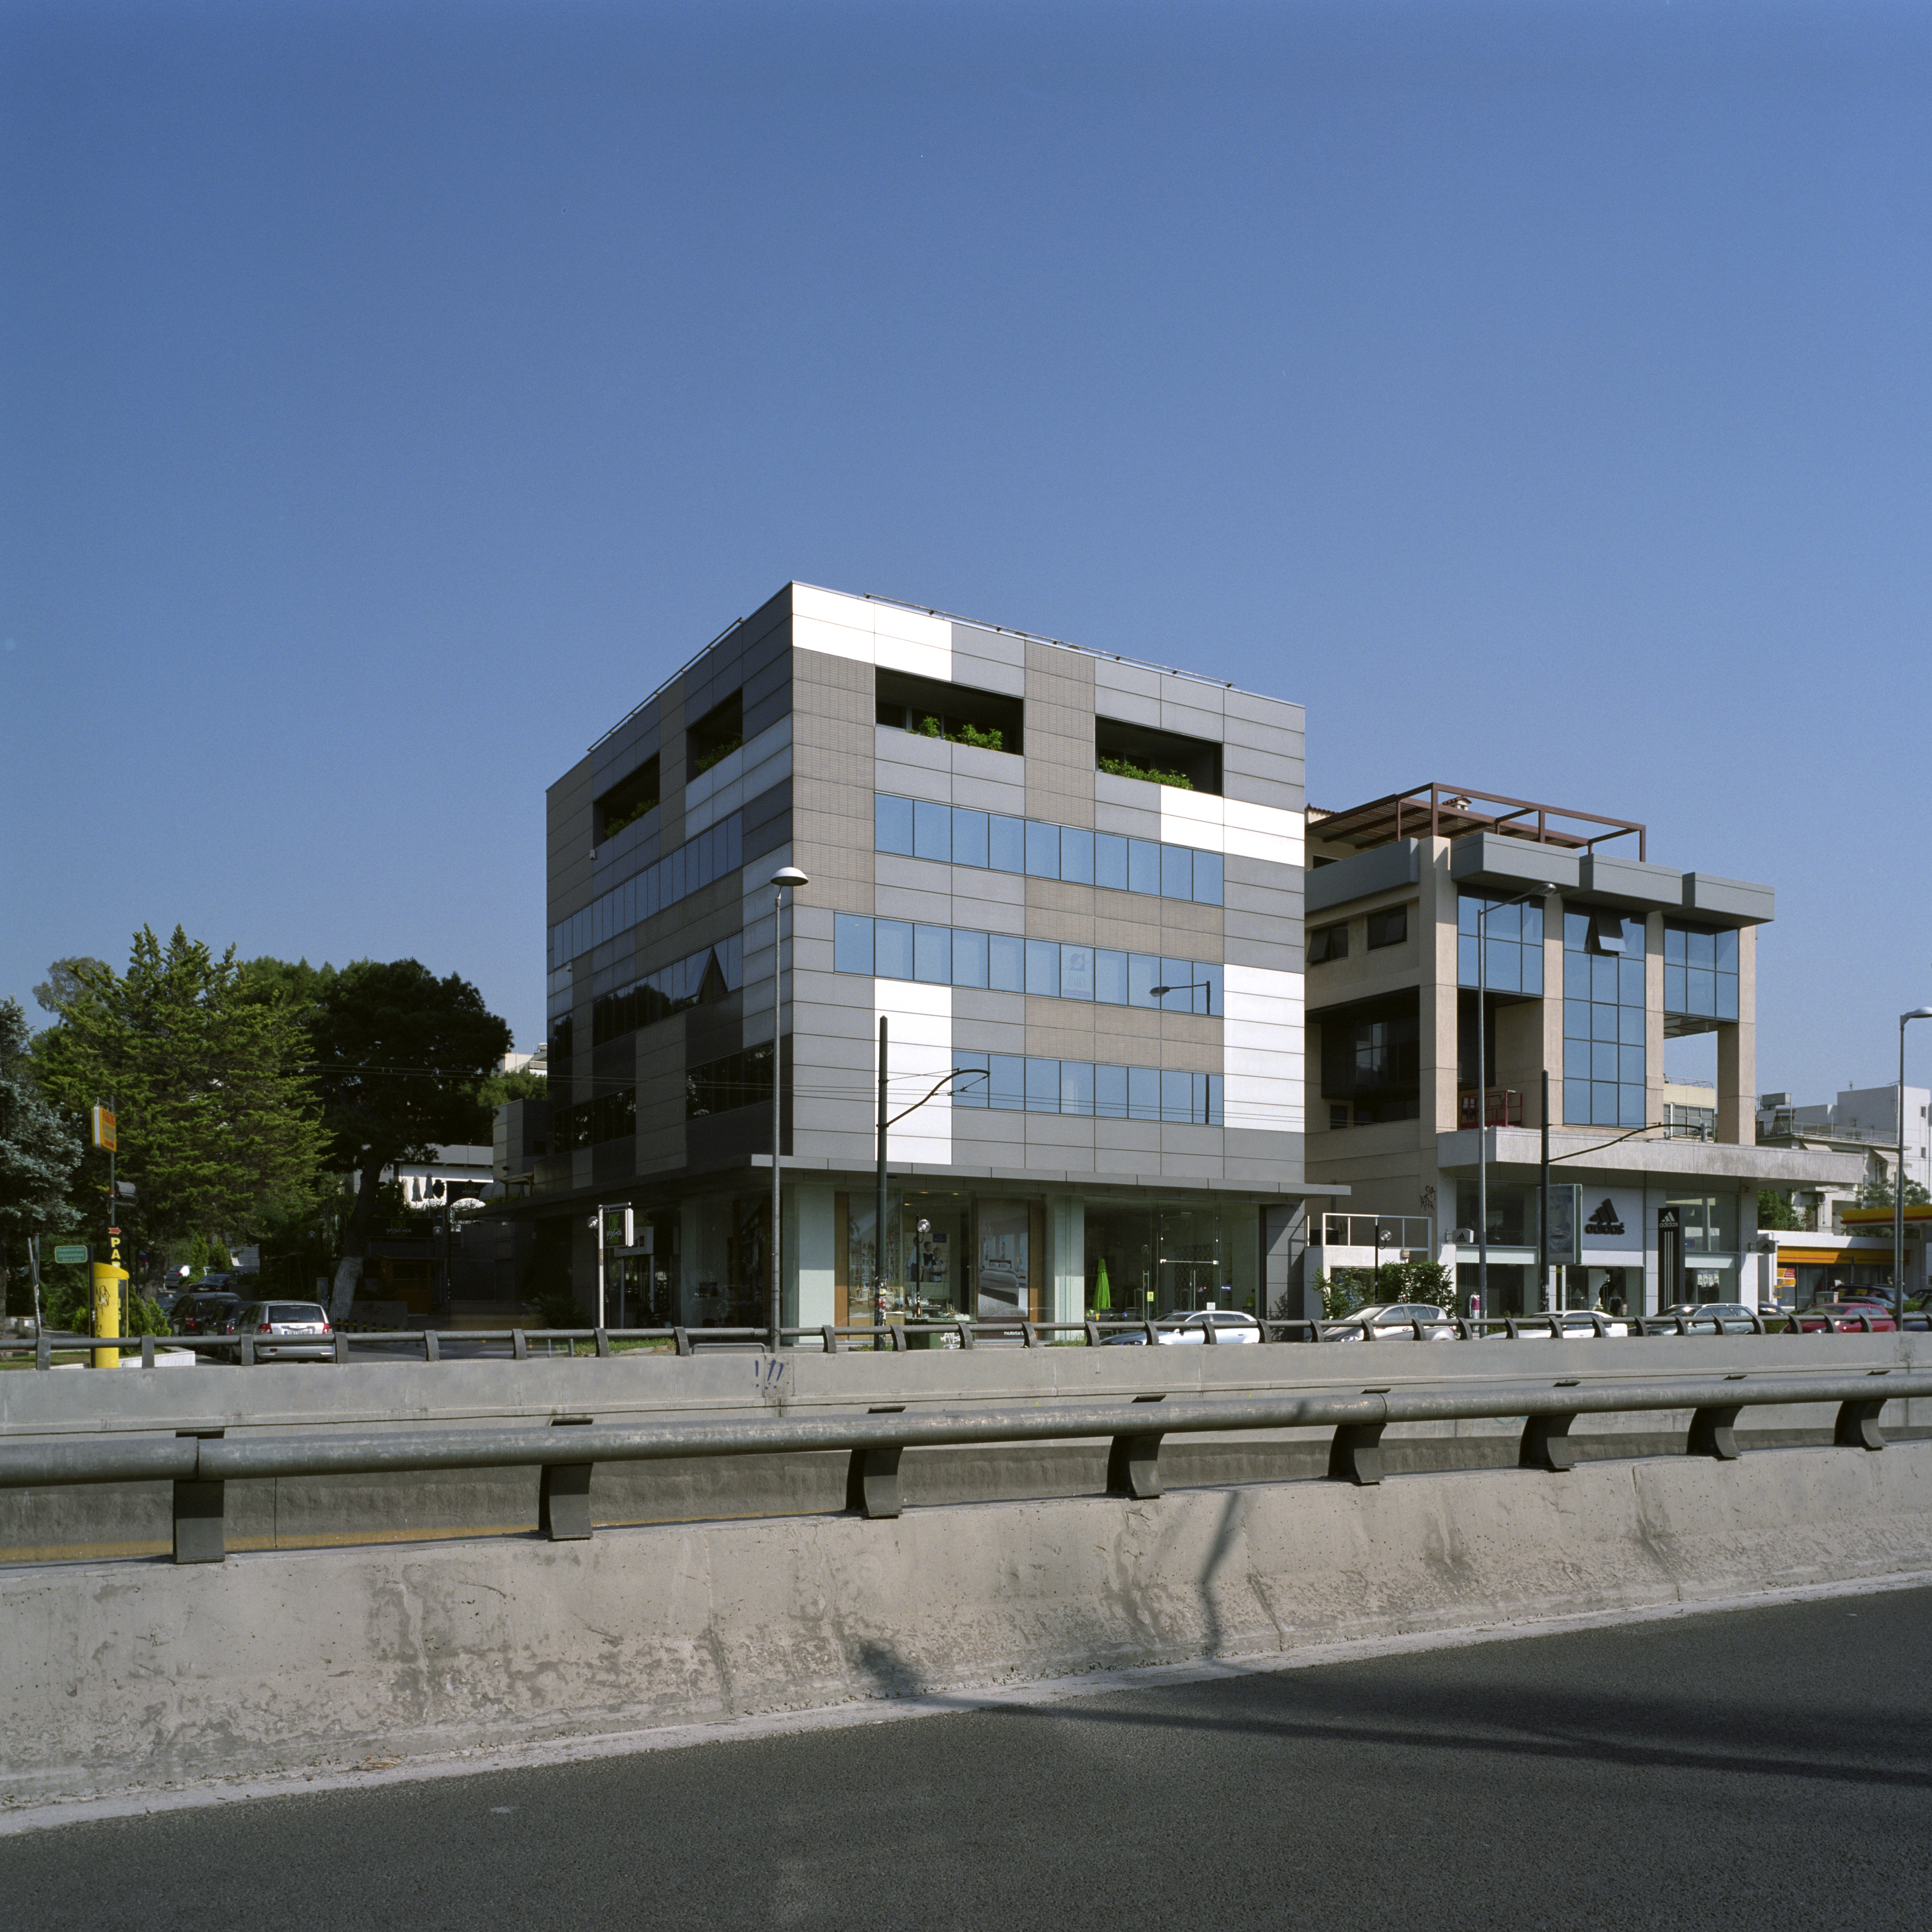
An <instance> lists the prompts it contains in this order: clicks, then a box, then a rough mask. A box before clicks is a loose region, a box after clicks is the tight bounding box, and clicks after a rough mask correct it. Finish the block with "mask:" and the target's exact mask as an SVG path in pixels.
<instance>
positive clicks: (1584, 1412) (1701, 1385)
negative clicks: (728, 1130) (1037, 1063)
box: [0, 1368, 1932, 1563]
mask: <svg viewBox="0 0 1932 1932" xmlns="http://www.w3.org/2000/svg"><path fill="white" fill-rule="evenodd" d="M1926 1395H1932V1370H1907V1369H1898V1368H1879V1369H1866V1370H1858V1371H1855V1372H1838V1373H1829V1372H1824V1371H1818V1372H1803V1373H1790V1372H1787V1373H1772V1374H1766V1375H1762V1376H1760V1375H1754V1374H1751V1373H1730V1374H1726V1375H1721V1376H1710V1375H1706V1376H1672V1377H1667V1378H1661V1379H1652V1380H1649V1381H1643V1382H1636V1381H1611V1380H1604V1381H1602V1382H1586V1381H1585V1380H1584V1379H1583V1378H1582V1377H1580V1376H1578V1377H1572V1378H1566V1379H1562V1380H1559V1381H1554V1382H1541V1381H1517V1382H1492V1383H1490V1384H1488V1385H1484V1386H1481V1387H1472V1386H1471V1385H1469V1384H1468V1383H1466V1382H1457V1383H1443V1384H1437V1385H1418V1386H1413V1387H1409V1388H1401V1389H1393V1388H1367V1389H1364V1390H1362V1391H1361V1392H1360V1393H1359V1394H1347V1393H1337V1392H1330V1391H1318V1392H1313V1393H1292V1392H1289V1391H1266V1392H1257V1393H1253V1394H1245V1395H1240V1396H1226V1397H1203V1396H1201V1395H1199V1394H1196V1393H1193V1392H1186V1393H1184V1392H1181V1391H1175V1390H1164V1391H1160V1392H1158V1393H1150V1394H1142V1395H1139V1396H1137V1397H1134V1398H1133V1400H1131V1401H1127V1402H1121V1401H1109V1400H1098V1401H1085V1400H1067V1399H1065V1398H1062V1399H1061V1400H1056V1401H1053V1402H1049V1403H1038V1404H1034V1405H1031V1406H1027V1407H1024V1408H1010V1407H1009V1408H998V1407H989V1408H985V1409H922V1410H920V1411H918V1412H908V1411H907V1409H905V1408H904V1406H902V1405H895V1406H891V1407H885V1406H880V1407H876V1408H874V1409H871V1411H870V1412H868V1413H867V1414H865V1415H811V1416H796V1415H774V1416H770V1417H766V1416H759V1417H755V1418H739V1417H724V1418H705V1419H698V1420H689V1421H686V1420H676V1421H655V1422H648V1423H635V1422H628V1421H626V1422H607V1423H600V1422H598V1421H596V1420H595V1418H593V1417H592V1416H589V1415H577V1416H558V1417H555V1418H552V1420H551V1421H550V1423H549V1424H547V1426H538V1425H532V1424H521V1423H519V1424H500V1425H497V1426H495V1427H486V1428H464V1427H449V1428H445V1429H440V1430H394V1431H387V1432H381V1433H373V1432H360V1433H352V1432H350V1431H348V1430H340V1431H329V1430H308V1431H304V1432H300V1433H269V1432H268V1431H266V1430H262V1431H257V1430H249V1431H248V1432H247V1433H243V1434H241V1435H238V1436H227V1435H226V1434H225V1433H224V1432H223V1431H222V1430H219V1429H217V1430H181V1431H178V1432H177V1433H176V1434H175V1436H172V1437H156V1436H127V1435H123V1434H107V1435H96V1436H80V1437H76V1436H59V1437H47V1438H40V1439H34V1440H31V1441H27V1442H5V1443H0V1488H13V1489H22V1488H41V1487H48V1486H52V1485H61V1484H89V1483H138V1482H169V1483H172V1484H173V1486H174V1556H175V1562H178V1563H199V1562H220V1560H221V1559H222V1558H223V1556H225V1555H226V1536H225V1531H224V1527H223V1520H224V1509H225V1494H226V1493H225V1490H224V1485H225V1484H227V1483H229V1482H232V1481H242V1480H247V1479H251V1478H281V1477H303V1476H345V1475H368V1474H372V1473H376V1472H393V1471H415V1470H427V1469H504V1468H517V1467H529V1466H534V1467H535V1468H537V1469H539V1470H540V1471H541V1477H540V1479H539V1485H538V1529H539V1531H540V1532H541V1533H542V1534H544V1535H547V1536H548V1537H550V1538H551V1539H552V1540H553V1541H566V1540H571V1539H580V1538H586V1537H588V1536H589V1535H590V1533H591V1525H590V1475H591V1472H592V1469H594V1468H595V1466H596V1465H597V1464H598V1463H631V1462H643V1461H652V1460H665V1459H670V1458H673V1457H712V1456H775V1455H798V1454H821V1453H823V1452H826V1451H842V1452H844V1453H846V1454H848V1455H849V1457H850V1462H849V1464H848V1466H847V1479H846V1504H847V1508H848V1509H850V1510H851V1511H854V1512H856V1514H859V1515H861V1516H864V1517H896V1516H897V1515H898V1514H900V1512H901V1509H902V1508H903V1501H902V1498H901V1492H900V1487H899V1463H900V1458H901V1456H902V1455H903V1454H904V1452H905V1451H907V1449H920V1448H942V1447H949V1446H955V1445H961V1444H986V1443H1004V1442H1067V1441H1076V1440H1083V1439H1085V1440H1091V1439H1095V1438H1105V1439H1107V1440H1108V1442H1109V1449H1108V1457H1107V1493H1108V1494H1109V1496H1121V1497H1129V1498H1135V1499H1151V1498H1154V1497H1157V1496H1160V1494H1161V1493H1162V1488H1163V1484H1162V1478H1161V1469H1160V1451H1161V1445H1162V1443H1163V1441H1164V1440H1165V1439H1166V1438H1167V1437H1169V1436H1181V1435H1190V1434H1193V1435H1199V1434H1202V1433H1216V1434H1226V1433H1240V1432H1247V1431H1253V1430H1283V1429H1310V1428H1321V1429H1327V1430H1331V1431H1332V1432H1333V1433H1332V1434H1331V1437H1330V1440H1329V1451H1328V1476H1329V1478H1330V1479H1331V1480H1332V1481H1346V1482H1349V1483H1352V1484H1376V1483H1379V1482H1380V1481H1382V1433H1383V1431H1384V1430H1385V1429H1387V1428H1388V1427H1389V1426H1390V1425H1391V1424H1400V1423H1440V1422H1451V1421H1497V1420H1499V1419H1502V1420H1508V1421H1519V1420H1520V1421H1521V1422H1522V1424H1523V1427H1522V1433H1521V1436H1520V1442H1519V1445H1518V1451H1517V1464H1518V1466H1519V1467H1520V1468H1523V1469H1539V1470H1544V1471H1550V1472H1561V1471H1564V1470H1568V1469H1572V1468H1574V1466H1575V1464H1576V1461H1577V1445H1575V1444H1574V1442H1571V1439H1570V1431H1571V1426H1572V1425H1573V1424H1574V1423H1575V1422H1576V1421H1577V1420H1578V1418H1580V1417H1583V1416H1591V1415H1631V1414H1636V1413H1641V1412H1655V1411H1659V1410H1674V1411H1679V1412H1682V1411H1685V1410H1688V1411H1689V1412H1691V1421H1690V1424H1689V1427H1688V1431H1687V1433H1686V1436H1685V1443H1684V1453H1685V1454H1689V1455H1692V1456H1697V1457H1712V1458H1715V1459H1716V1460H1719V1461H1722V1462H1730V1461H1735V1460H1736V1459H1737V1457H1738V1456H1739V1453H1740V1452H1739V1445H1738V1442H1737V1438H1736V1433H1735V1431H1736V1424H1737V1422H1738V1419H1739V1417H1740V1416H1741V1415H1743V1414H1744V1412H1745V1410H1746V1409H1750V1408H1754V1407H1766V1406H1774V1405H1775V1406H1790V1405H1793V1404H1801V1403H1830V1404H1835V1405H1836V1406H1837V1415H1836V1418H1835V1424H1834V1428H1833V1435H1832V1439H1833V1442H1834V1443H1835V1445H1838V1446H1839V1447H1841V1448H1858V1449H1863V1450H1881V1449H1882V1448H1884V1447H1885V1437H1884V1436H1883V1434H1882V1433H1881V1432H1880V1430H1879V1415H1880V1413H1881V1412H1882V1410H1883V1409H1884V1407H1885V1403H1887V1402H1888V1401H1893V1400H1900V1399H1901V1398H1904V1397H1913V1396H1926Z"/></svg>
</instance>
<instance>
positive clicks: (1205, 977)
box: [1194, 959, 1228, 1019]
mask: <svg viewBox="0 0 1932 1932" xmlns="http://www.w3.org/2000/svg"><path fill="white" fill-rule="evenodd" d="M1194 977H1195V978H1196V979H1197V980H1202V981H1204V982H1205V985H1204V986H1203V987H1202V992H1201V995H1200V998H1201V1003H1202V1004H1201V1010H1202V1012H1203V1013H1211V1014H1212V1015H1213V1016H1214V1018H1215V1019H1226V1018H1227V1016H1228V995H1227V989H1226V987H1225V986H1223V983H1222V982H1223V973H1222V968H1221V962H1220V961H1219V960H1218V959H1205V960H1203V961H1202V962H1201V963H1200V964H1199V965H1198V966H1196V968H1195V969H1194Z"/></svg>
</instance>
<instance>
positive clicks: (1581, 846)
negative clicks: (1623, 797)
mask: <svg viewBox="0 0 1932 1932" xmlns="http://www.w3.org/2000/svg"><path fill="white" fill-rule="evenodd" d="M1598 828H1601V829H1598ZM1308 830H1309V835H1310V837H1311V838H1319V839H1321V840H1322V841H1323V842H1324V843H1331V842H1332V843H1337V844H1349V845H1352V846H1354V847H1355V848H1356V850H1358V851H1365V850H1367V849H1368V848H1369V847H1370V846H1373V845H1386V844H1388V843H1389V842H1390V841H1391V840H1392V839H1397V838H1422V837H1423V836H1424V835H1427V836H1428V837H1430V838H1462V837H1463V836H1464V835H1466V833H1469V832H1497V833H1500V834H1501V835H1502V836H1503V837H1505V838H1521V839H1524V840H1526V841H1529V843H1531V844H1538V845H1560V846H1562V847H1564V848H1565V850H1568V851H1579V850H1581V851H1586V852H1587V851H1591V850H1594V849H1595V847H1597V846H1598V845H1600V844H1603V843H1604V841H1605V840H1607V839H1610V838H1628V837H1629V836H1630V835H1631V834H1633V833H1634V834H1635V835H1636V838H1637V857H1638V858H1639V859H1640V860H1641V859H1643V858H1644V856H1645V850H1644V828H1643V826H1642V825H1641V824H1640V823H1638V822H1637V820H1635V819H1634V818H1610V817H1605V816H1604V814H1602V813H1601V812H1595V811H1576V810H1574V809H1573V808H1571V807H1570V806H1568V805H1544V804H1541V803H1539V802H1538V801H1537V800H1536V799H1528V798H1508V797H1505V796H1504V795H1503V794H1502V793H1501V792H1493V791H1479V790H1477V789H1476V788H1475V786H1473V785H1452V784H1442V783H1440V782H1432V783H1430V784H1420V785H1412V786H1411V787H1409V790H1406V791H1396V792H1391V793H1389V794H1388V796H1387V797H1385V798H1376V799H1370V801H1369V802H1368V803H1367V804H1366V805H1352V806H1351V807H1350V808H1349V809H1348V810H1347V811H1331V812H1324V811H1322V810H1321V809H1320V808H1319V807H1316V806H1311V807H1310V809H1309V814H1308Z"/></svg>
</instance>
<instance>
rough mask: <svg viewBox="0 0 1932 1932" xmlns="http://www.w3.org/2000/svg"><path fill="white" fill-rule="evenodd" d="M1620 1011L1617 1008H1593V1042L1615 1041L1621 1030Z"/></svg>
mask: <svg viewBox="0 0 1932 1932" xmlns="http://www.w3.org/2000/svg"><path fill="white" fill-rule="evenodd" d="M1619 1012H1620V1010H1619V1008H1617V1007H1592V1008H1591V1009H1590V1037H1591V1038H1592V1040H1615V1039H1616V1037H1617V1034H1618V1032H1619V1029H1620V1028H1621V1025H1622V1022H1621V1020H1620V1019H1619Z"/></svg>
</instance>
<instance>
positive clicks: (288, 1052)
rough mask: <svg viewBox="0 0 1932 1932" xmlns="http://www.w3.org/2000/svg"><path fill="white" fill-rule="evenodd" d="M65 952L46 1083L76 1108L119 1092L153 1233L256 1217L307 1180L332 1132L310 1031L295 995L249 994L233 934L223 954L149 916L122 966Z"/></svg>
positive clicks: (227, 1225) (124, 1159)
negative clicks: (169, 931)
mask: <svg viewBox="0 0 1932 1932" xmlns="http://www.w3.org/2000/svg"><path fill="white" fill-rule="evenodd" d="M64 963H65V964H67V965H70V966H71V968H73V971H72V974H71V980H69V982H68V983H67V984H65V986H60V985H58V983H57V985H56V988H55V998H56V1002H57V1003H56V1004H55V1007H54V1010H55V1013H57V1014H58V1016H59V1023H58V1025H55V1026H52V1027H50V1028H48V1029H47V1031H46V1032H44V1033H43V1034H40V1036H39V1037H38V1038H37V1040H35V1042H34V1052H35V1057H36V1059H37V1061H38V1063H39V1070H40V1081H41V1085H42V1086H43V1089H44V1090H45V1091H46V1092H47V1093H48V1094H50V1095H52V1097H54V1098H55V1099H56V1100H58V1101H59V1103H61V1104H62V1106H64V1107H65V1108H67V1109H68V1110H69V1111H70V1112H72V1113H74V1114H75V1115H81V1114H83V1113H84V1112H85V1111H86V1109H87V1108H89V1107H90V1106H93V1105H95V1103H99V1102H104V1101H107V1100H110V1099H111V1100H112V1101H113V1103H114V1106H115V1115H116V1118H117V1120H118V1126H119V1139H120V1154H119V1169H118V1172H119V1175H120V1177H121V1178H123V1179H127V1180H132V1181H134V1182H135V1183H136V1185H137V1186H138V1187H139V1189H140V1209H139V1215H140V1223H141V1226H142V1230H143V1232H145V1235H147V1236H148V1238H149V1239H150V1240H151V1241H154V1242H156V1243H172V1242H178V1241H184V1240H185V1239H186V1238H188V1237H189V1236H190V1235H193V1233H195V1232H198V1231H199V1230H202V1229H229V1230H231V1231H236V1232H245V1231H249V1230H251V1229H253V1227H254V1225H255V1224H256V1223H257V1221H258V1220H260V1218H261V1217H262V1216H263V1214H264V1213H265V1212H266V1211H268V1210H269V1208H271V1207H272V1205H274V1204H276V1203H278V1202H287V1201H289V1200H290V1199H298V1198H301V1197H303V1196H308V1195H311V1194H312V1193H313V1191H314V1189H315V1187H316V1186H317V1182H318V1180H319V1178H320V1170H321V1163H322V1157H323V1151H324V1148H325V1146H326V1136H325V1134H324V1131H323V1124H322V1121H321V1120H320V1113H319V1109H318V1107H317V1100H316V1095H315V1093H314V1088H313V1086H312V1084H311V1082H310V1080H309V1078H308V1076H307V1075H306V1074H305V1073H304V1071H303V1062H304V1061H305V1058H306V1057H307V1055H308V1040H307V1039H306V1037H305V1034H304V1032H303V1030H302V1025H301V1023H300V1021H299V1018H298V1016H297V1015H296V1012H295V1010H294V1007H293V1003H292V1002H291V1001H288V1000H287V999H284V998H274V999H266V1000H264V999H260V998H248V997H245V995H244V989H243V984H242V969H241V968H240V967H239V965H237V963H236V959H235V950H234V948H233V947H229V949H228V950H227V951H226V953H223V954H222V955H221V956H220V957H219V958H218V959H217V957H216V956H214V953H212V952H211V950H209V948H208V947H207V946H205V944H202V942H201V941H199V940H191V939H190V938H188V937H187V934H186V933H184V932H183V931H182V930H181V928H180V927H178V926H177V927H176V928H175V932H174V935H173V937H172V938H171V939H169V941H168V942H167V943H166V944H165V945H163V944H162V943H161V942H160V941H159V940H157V938H155V936H154V932H153V931H152V930H151V929H150V928H148V927H145V926H144V927H142V929H141V931H140V932H138V933H136V935H135V936H134V942H133V951H132V955H131V957H130V959H129V962H128V966H127V973H126V974H125V975H124V976H122V975H119V974H115V973H114V972H113V971H112V970H111V969H110V968H107V967H106V966H104V965H101V963H100V962H98V961H82V962H64Z"/></svg>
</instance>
